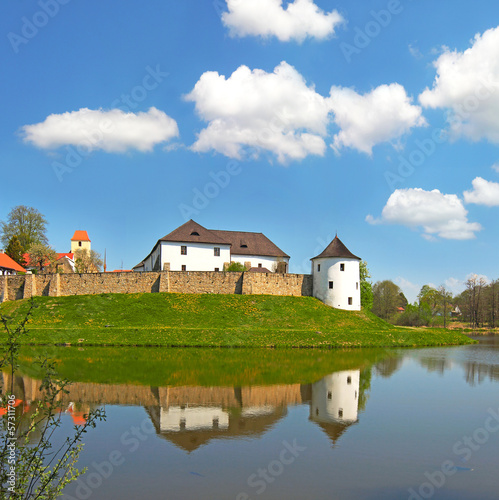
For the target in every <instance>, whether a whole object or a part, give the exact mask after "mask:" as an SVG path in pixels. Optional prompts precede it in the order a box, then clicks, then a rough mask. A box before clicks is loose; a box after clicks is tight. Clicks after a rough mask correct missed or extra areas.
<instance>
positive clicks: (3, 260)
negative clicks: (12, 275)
mask: <svg viewBox="0 0 499 500" xmlns="http://www.w3.org/2000/svg"><path fill="white" fill-rule="evenodd" d="M0 267H3V268H4V269H12V270H13V271H19V272H21V273H25V272H26V269H24V268H22V267H21V266H20V265H19V264H18V263H17V262H16V261H15V260H12V259H11V258H10V257H9V256H8V255H7V254H5V253H0Z"/></svg>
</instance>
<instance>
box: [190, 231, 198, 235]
mask: <svg viewBox="0 0 499 500" xmlns="http://www.w3.org/2000/svg"><path fill="white" fill-rule="evenodd" d="M191 236H199V233H198V232H197V231H192V233H191Z"/></svg>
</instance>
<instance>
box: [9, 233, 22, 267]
mask: <svg viewBox="0 0 499 500" xmlns="http://www.w3.org/2000/svg"><path fill="white" fill-rule="evenodd" d="M5 253H6V254H7V255H8V256H9V257H10V258H11V259H12V260H13V261H15V262H17V263H18V264H19V265H20V266H22V267H24V266H26V262H24V251H23V247H22V246H21V243H20V242H19V238H18V237H17V236H12V238H11V239H10V241H9V244H8V245H7V248H6V249H5Z"/></svg>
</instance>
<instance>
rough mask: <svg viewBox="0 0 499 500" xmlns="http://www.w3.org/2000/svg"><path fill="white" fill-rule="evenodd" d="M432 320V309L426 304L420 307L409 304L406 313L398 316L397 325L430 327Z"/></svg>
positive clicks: (423, 303)
mask: <svg viewBox="0 0 499 500" xmlns="http://www.w3.org/2000/svg"><path fill="white" fill-rule="evenodd" d="M431 319H432V314H431V308H430V305H429V304H427V303H426V302H422V303H421V304H419V305H418V304H413V305H411V304H407V305H406V306H405V310H404V312H403V313H402V314H400V315H398V316H397V324H398V325H403V326H429V325H430V323H431Z"/></svg>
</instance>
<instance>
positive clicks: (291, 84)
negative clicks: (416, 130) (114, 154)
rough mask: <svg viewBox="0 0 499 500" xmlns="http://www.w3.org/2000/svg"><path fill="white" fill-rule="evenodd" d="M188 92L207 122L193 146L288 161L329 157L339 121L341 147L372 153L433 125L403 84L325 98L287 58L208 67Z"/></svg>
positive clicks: (234, 155)
mask: <svg viewBox="0 0 499 500" xmlns="http://www.w3.org/2000/svg"><path fill="white" fill-rule="evenodd" d="M185 99H186V100H188V101H192V102H194V103H195V106H196V111H197V113H198V115H199V116H200V117H201V118H202V119H203V120H205V121H206V122H208V126H207V127H206V128H205V129H203V130H202V131H201V132H200V133H199V134H198V137H197V140H196V142H195V143H194V144H193V146H192V149H193V150H194V151H198V152H207V151H210V150H214V151H217V152H219V153H222V154H224V155H226V156H229V157H231V158H238V159H240V158H241V157H242V155H243V153H244V152H245V150H247V148H252V154H253V155H257V154H258V152H260V151H262V150H266V151H270V152H271V153H273V154H275V155H276V156H277V158H278V160H279V161H280V162H281V163H285V162H287V161H288V160H301V159H303V158H305V157H307V156H308V155H320V156H322V155H324V153H325V150H326V143H325V138H326V137H327V135H328V125H330V124H331V123H332V122H333V121H334V122H335V123H336V125H337V126H338V127H339V128H340V131H339V132H338V134H337V135H336V136H335V137H334V144H333V145H332V147H333V148H334V149H335V150H336V151H337V152H338V151H339V150H340V149H341V148H342V147H351V148H356V149H358V150H359V151H362V152H365V153H367V154H371V151H372V148H373V146H375V145H376V144H378V143H380V142H386V141H392V140H398V139H400V137H401V136H402V135H403V134H404V133H407V132H409V131H410V129H411V128H412V127H415V126H422V125H425V124H426V122H425V120H424V118H423V117H422V116H421V108H420V107H419V106H414V105H412V104H411V100H410V98H409V97H408V96H407V94H406V92H405V89H404V88H403V87H402V86H401V85H398V84H391V85H382V86H380V87H377V88H376V89H374V90H372V91H371V92H370V93H368V94H365V95H359V94H357V93H356V92H355V91H354V90H351V89H348V88H342V87H332V88H331V93H330V96H329V97H323V96H322V95H320V94H318V93H317V92H316V91H315V89H314V87H313V86H307V83H306V81H305V79H304V78H303V76H302V75H301V74H300V73H298V71H297V70H296V69H295V68H293V67H292V66H290V65H289V64H288V63H286V62H285V61H283V62H281V63H280V64H279V65H278V66H276V68H275V69H274V71H273V72H272V73H267V72H265V71H263V70H261V69H254V70H251V69H249V68H248V67H247V66H240V67H239V68H238V69H237V70H236V71H234V73H232V75H230V76H229V77H228V78H226V77H225V76H224V75H220V74H218V73H217V72H215V71H207V72H205V73H203V74H202V75H201V77H200V79H199V80H198V82H197V83H196V85H195V86H194V89H193V90H192V91H191V92H190V93H189V94H188V95H186V96H185Z"/></svg>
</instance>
